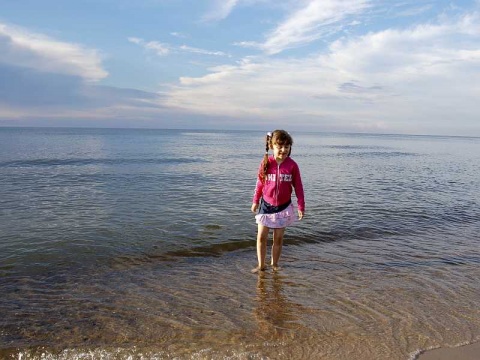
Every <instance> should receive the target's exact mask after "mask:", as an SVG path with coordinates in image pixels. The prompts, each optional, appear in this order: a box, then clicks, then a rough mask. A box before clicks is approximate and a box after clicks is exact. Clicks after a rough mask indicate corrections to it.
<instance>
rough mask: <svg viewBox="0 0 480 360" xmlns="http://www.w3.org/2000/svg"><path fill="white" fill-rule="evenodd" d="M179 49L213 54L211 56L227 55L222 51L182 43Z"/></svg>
mask: <svg viewBox="0 0 480 360" xmlns="http://www.w3.org/2000/svg"><path fill="white" fill-rule="evenodd" d="M179 49H180V50H183V51H187V52H191V53H194V54H201V55H213V56H229V55H228V54H227V53H224V52H223V51H209V50H204V49H199V48H195V47H191V46H187V45H182V46H180V47H179Z"/></svg>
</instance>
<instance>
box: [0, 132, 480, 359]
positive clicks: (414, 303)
mask: <svg viewBox="0 0 480 360" xmlns="http://www.w3.org/2000/svg"><path fill="white" fill-rule="evenodd" d="M292 135H293V137H294V141H295V144H294V147H293V153H292V157H293V158H294V159H295V160H296V161H297V163H298V164H299V166H300V169H301V171H302V177H303V182H304V188H305V193H306V204H307V210H306V217H305V219H304V220H302V221H301V222H299V223H298V224H297V225H296V226H293V227H291V228H289V229H288V230H287V233H286V239H285V247H284V251H283V255H282V259H281V265H282V270H281V271H280V272H276V273H274V272H272V271H267V272H266V273H265V274H261V275H258V276H257V275H252V274H251V273H250V269H251V268H253V267H254V266H255V265H256V254H255V235H256V234H255V232H256V225H255V223H254V218H253V214H252V213H251V212H250V206H251V198H252V195H253V190H254V185H255V176H256V170H257V168H258V165H259V162H260V161H261V158H262V154H263V149H264V144H263V136H264V134H263V133H260V132H227V131H225V132H224V131H212V132H210V131H174V130H106V129H25V128H23V129H22V128H16V129H14V128H0V294H1V296H0V314H1V316H0V358H18V359H37V358H39V359H97V358H103V359H124V358H125V359H126V358H129V359H150V358H159V359H163V358H178V359H225V358H230V359H278V358H288V359H352V358H355V359H358V360H362V359H369V360H371V359H409V358H414V357H415V355H416V354H418V352H419V351H421V350H423V349H428V348H433V347H438V346H455V345H459V344H466V343H471V342H475V341H479V340H480V308H479V306H478V303H479V301H480V283H479V281H478V279H479V278H480V246H479V235H478V233H479V231H480V190H479V189H480V139H479V138H459V137H433V136H393V135H358V134H352V135H341V134H321V133H319V134H313V133H293V134H292Z"/></svg>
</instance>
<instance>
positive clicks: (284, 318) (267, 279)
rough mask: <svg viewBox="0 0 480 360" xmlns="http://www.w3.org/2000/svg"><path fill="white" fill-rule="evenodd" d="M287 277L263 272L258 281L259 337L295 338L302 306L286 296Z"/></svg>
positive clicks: (256, 316)
mask: <svg viewBox="0 0 480 360" xmlns="http://www.w3.org/2000/svg"><path fill="white" fill-rule="evenodd" d="M285 285H287V286H288V282H286V281H285V277H284V276H282V275H280V274H278V273H276V272H274V273H273V274H269V273H265V272H261V273H259V275H258V281H257V296H256V301H257V306H256V308H255V309H254V315H255V319H256V320H257V323H258V335H259V336H261V337H262V338H264V339H273V338H278V337H290V338H291V337H293V336H294V332H295V330H298V329H299V328H301V327H302V326H301V325H300V324H299V316H298V314H299V312H300V311H301V310H302V306H301V305H299V304H295V303H294V302H292V301H290V300H289V299H288V297H287V295H286V294H285Z"/></svg>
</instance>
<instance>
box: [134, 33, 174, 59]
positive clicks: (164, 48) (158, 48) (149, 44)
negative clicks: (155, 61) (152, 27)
mask: <svg viewBox="0 0 480 360" xmlns="http://www.w3.org/2000/svg"><path fill="white" fill-rule="evenodd" d="M128 41H130V42H131V43H134V44H137V45H140V46H141V47H143V48H144V49H146V50H148V51H153V52H154V53H155V54H157V55H158V56H165V55H168V54H169V53H170V46H169V45H168V44H162V43H160V42H158V41H145V40H143V39H140V38H136V37H129V38H128Z"/></svg>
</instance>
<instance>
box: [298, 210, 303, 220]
mask: <svg viewBox="0 0 480 360" xmlns="http://www.w3.org/2000/svg"><path fill="white" fill-rule="evenodd" d="M303 214H304V213H303V211H300V210H298V220H302V219H303Z"/></svg>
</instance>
